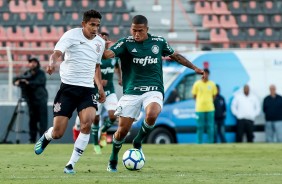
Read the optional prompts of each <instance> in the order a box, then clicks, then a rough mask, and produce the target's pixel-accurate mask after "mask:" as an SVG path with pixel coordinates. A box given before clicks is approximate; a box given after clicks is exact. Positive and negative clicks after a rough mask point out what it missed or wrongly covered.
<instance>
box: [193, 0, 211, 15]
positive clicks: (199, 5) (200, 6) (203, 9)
mask: <svg viewBox="0 0 282 184" xmlns="http://www.w3.org/2000/svg"><path fill="white" fill-rule="evenodd" d="M195 13H196V14H200V15H205V14H214V12H213V11H212V8H211V4H210V2H208V1H197V2H195Z"/></svg>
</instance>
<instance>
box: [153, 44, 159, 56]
mask: <svg viewBox="0 0 282 184" xmlns="http://www.w3.org/2000/svg"><path fill="white" fill-rule="evenodd" d="M159 50H160V49H159V47H158V46H157V45H153V46H152V52H153V53H154V54H158V53H159Z"/></svg>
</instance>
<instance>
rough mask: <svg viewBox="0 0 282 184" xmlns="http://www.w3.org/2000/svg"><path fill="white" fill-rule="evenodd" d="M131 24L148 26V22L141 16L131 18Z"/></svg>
mask: <svg viewBox="0 0 282 184" xmlns="http://www.w3.org/2000/svg"><path fill="white" fill-rule="evenodd" d="M132 24H144V25H145V26H147V25H148V20H147V18H146V17H145V16H143V15H135V16H134V17H133V18H132Z"/></svg>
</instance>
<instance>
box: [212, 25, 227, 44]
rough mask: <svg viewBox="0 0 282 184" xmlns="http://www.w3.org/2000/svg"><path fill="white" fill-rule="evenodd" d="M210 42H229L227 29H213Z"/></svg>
mask: <svg viewBox="0 0 282 184" xmlns="http://www.w3.org/2000/svg"><path fill="white" fill-rule="evenodd" d="M210 41H211V42H217V43H221V42H228V41H229V39H228V37H227V33H226V31H225V29H222V28H213V29H211V31H210Z"/></svg>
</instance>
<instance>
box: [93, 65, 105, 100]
mask: <svg viewBox="0 0 282 184" xmlns="http://www.w3.org/2000/svg"><path fill="white" fill-rule="evenodd" d="M94 81H95V84H96V85H97V87H98V93H99V102H100V103H103V102H105V100H106V95H105V92H104V88H103V85H102V75H101V66H100V64H96V70H95V77H94Z"/></svg>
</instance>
